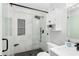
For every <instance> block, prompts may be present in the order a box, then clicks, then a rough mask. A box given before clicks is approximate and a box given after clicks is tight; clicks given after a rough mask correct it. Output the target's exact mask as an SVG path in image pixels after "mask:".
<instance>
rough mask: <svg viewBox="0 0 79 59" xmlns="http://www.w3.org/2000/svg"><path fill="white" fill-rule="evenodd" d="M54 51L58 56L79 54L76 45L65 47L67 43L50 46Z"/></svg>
mask: <svg viewBox="0 0 79 59" xmlns="http://www.w3.org/2000/svg"><path fill="white" fill-rule="evenodd" d="M50 50H51V51H52V52H54V53H55V54H57V55H58V56H79V51H77V50H76V47H65V45H62V46H58V47H54V48H50Z"/></svg>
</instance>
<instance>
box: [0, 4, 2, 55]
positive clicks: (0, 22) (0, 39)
mask: <svg viewBox="0 0 79 59" xmlns="http://www.w3.org/2000/svg"><path fill="white" fill-rule="evenodd" d="M0 55H2V4H1V3H0Z"/></svg>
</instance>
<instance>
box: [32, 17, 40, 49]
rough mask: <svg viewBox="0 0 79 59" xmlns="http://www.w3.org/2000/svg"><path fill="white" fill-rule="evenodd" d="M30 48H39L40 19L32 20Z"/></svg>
mask: <svg viewBox="0 0 79 59" xmlns="http://www.w3.org/2000/svg"><path fill="white" fill-rule="evenodd" d="M32 22H33V23H32V48H33V49H38V48H40V40H41V38H40V34H41V33H40V19H37V18H34V19H32Z"/></svg>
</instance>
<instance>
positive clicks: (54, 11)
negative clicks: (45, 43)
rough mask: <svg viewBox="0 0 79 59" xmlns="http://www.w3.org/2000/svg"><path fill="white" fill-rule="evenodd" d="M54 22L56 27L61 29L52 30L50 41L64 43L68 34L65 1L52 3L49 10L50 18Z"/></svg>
mask: <svg viewBox="0 0 79 59" xmlns="http://www.w3.org/2000/svg"><path fill="white" fill-rule="evenodd" d="M48 20H51V21H52V22H51V23H52V24H55V25H56V29H57V30H60V31H51V34H49V35H51V37H50V41H51V42H52V43H55V44H58V45H62V44H64V42H65V40H66V39H67V35H66V29H67V28H66V25H67V24H66V23H67V10H66V5H65V4H64V3H59V4H52V5H51V10H50V12H49V19H47V22H48Z"/></svg>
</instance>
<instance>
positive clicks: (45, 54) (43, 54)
mask: <svg viewBox="0 0 79 59" xmlns="http://www.w3.org/2000/svg"><path fill="white" fill-rule="evenodd" d="M37 56H50V55H49V54H48V53H46V52H39V53H38V54H37Z"/></svg>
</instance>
